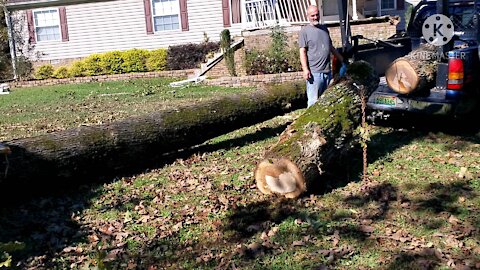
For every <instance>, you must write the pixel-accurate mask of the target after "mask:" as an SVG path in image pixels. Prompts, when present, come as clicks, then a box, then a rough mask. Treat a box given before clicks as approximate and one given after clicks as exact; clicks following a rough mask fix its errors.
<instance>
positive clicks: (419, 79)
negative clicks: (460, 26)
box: [385, 44, 438, 94]
mask: <svg viewBox="0 0 480 270" xmlns="http://www.w3.org/2000/svg"><path fill="white" fill-rule="evenodd" d="M437 58H438V57H437V52H436V47H435V46H433V45H430V44H426V45H422V46H420V47H418V48H417V49H416V50H413V51H411V52H410V53H409V54H407V55H406V56H404V57H400V58H398V59H397V60H395V61H394V62H393V63H392V64H391V65H390V66H389V67H388V69H387V71H386V72H385V78H386V80H387V84H388V86H389V87H390V88H391V89H392V90H393V91H395V92H397V93H400V94H412V93H415V92H421V91H422V90H423V91H425V90H428V89H430V88H431V87H432V86H433V84H434V82H435V76H436V71H437Z"/></svg>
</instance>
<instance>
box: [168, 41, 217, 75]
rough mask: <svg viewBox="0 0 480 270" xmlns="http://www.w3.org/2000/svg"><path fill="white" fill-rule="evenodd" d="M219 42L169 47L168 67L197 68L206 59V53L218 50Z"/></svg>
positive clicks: (174, 68) (173, 68)
mask: <svg viewBox="0 0 480 270" xmlns="http://www.w3.org/2000/svg"><path fill="white" fill-rule="evenodd" d="M219 47H220V46H219V43H218V42H207V43H201V44H194V43H190V44H184V45H176V46H170V47H168V51H167V68H168V69H169V70H178V69H189V68H196V67H198V66H199V65H200V63H202V62H204V61H205V57H206V55H208V54H209V53H211V52H215V51H218V49H219Z"/></svg>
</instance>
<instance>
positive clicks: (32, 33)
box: [27, 10, 37, 44]
mask: <svg viewBox="0 0 480 270" xmlns="http://www.w3.org/2000/svg"><path fill="white" fill-rule="evenodd" d="M27 24H28V41H29V42H30V44H35V43H37V39H36V38H35V25H34V24H33V12H32V11H31V10H27Z"/></svg>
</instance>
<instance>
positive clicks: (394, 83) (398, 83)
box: [385, 59, 419, 94]
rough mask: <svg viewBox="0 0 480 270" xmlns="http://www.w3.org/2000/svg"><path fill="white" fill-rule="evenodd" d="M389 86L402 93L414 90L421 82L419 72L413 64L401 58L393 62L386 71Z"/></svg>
mask: <svg viewBox="0 0 480 270" xmlns="http://www.w3.org/2000/svg"><path fill="white" fill-rule="evenodd" d="M385 78H386V80H387V84H388V86H390V88H391V89H393V90H394V91H395V92H397V93H400V94H409V93H411V92H412V91H414V90H415V89H416V88H417V86H418V82H419V77H418V75H417V72H416V71H415V69H414V68H413V67H412V65H411V64H410V63H409V62H408V61H405V60H402V59H399V60H397V61H395V62H393V63H392V65H391V66H390V67H389V68H388V69H387V71H386V73H385Z"/></svg>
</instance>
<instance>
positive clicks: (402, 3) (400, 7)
mask: <svg viewBox="0 0 480 270" xmlns="http://www.w3.org/2000/svg"><path fill="white" fill-rule="evenodd" d="M403 9H405V0H397V10H403Z"/></svg>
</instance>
